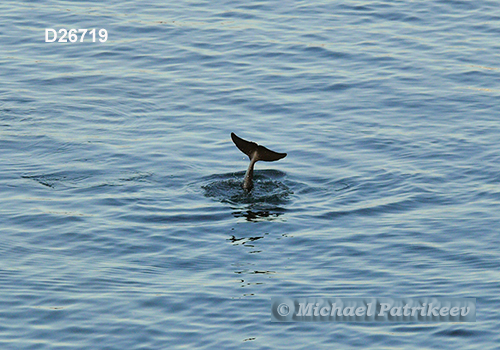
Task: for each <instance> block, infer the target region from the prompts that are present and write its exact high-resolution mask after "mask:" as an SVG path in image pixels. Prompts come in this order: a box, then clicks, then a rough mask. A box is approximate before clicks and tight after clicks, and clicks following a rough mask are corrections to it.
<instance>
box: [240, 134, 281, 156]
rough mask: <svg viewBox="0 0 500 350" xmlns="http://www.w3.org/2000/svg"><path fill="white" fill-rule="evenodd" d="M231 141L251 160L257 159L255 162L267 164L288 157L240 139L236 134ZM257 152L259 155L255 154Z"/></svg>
mask: <svg viewBox="0 0 500 350" xmlns="http://www.w3.org/2000/svg"><path fill="white" fill-rule="evenodd" d="M231 139H232V140H233V142H234V144H235V145H236V147H238V149H239V150H240V151H241V152H243V153H245V154H246V155H247V156H248V158H250V160H251V159H252V158H253V157H256V158H255V160H256V161H257V160H263V161H265V162H274V161H276V160H280V159H282V158H285V157H286V156H287V154H286V153H279V152H275V151H271V150H270V149H268V148H266V147H264V146H260V145H258V144H256V143H255V142H252V141H247V140H244V139H242V138H241V137H238V136H237V135H236V134H235V133H234V132H232V133H231ZM255 152H257V154H255Z"/></svg>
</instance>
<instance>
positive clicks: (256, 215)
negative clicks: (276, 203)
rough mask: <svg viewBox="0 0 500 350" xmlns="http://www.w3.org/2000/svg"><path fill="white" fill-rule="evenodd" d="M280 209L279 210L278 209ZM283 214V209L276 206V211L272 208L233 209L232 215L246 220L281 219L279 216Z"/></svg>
mask: <svg viewBox="0 0 500 350" xmlns="http://www.w3.org/2000/svg"><path fill="white" fill-rule="evenodd" d="M278 210H280V211H278ZM283 214H284V209H281V208H276V211H273V210H259V211H252V210H239V211H234V212H233V215H234V217H235V218H245V220H246V221H254V222H256V221H277V220H280V221H283V219H282V218H280V217H281V216H282V215H283Z"/></svg>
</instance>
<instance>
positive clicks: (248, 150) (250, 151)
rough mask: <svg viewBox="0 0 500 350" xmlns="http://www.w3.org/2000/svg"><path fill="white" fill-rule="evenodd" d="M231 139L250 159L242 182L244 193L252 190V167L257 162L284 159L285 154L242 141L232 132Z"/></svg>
mask: <svg viewBox="0 0 500 350" xmlns="http://www.w3.org/2000/svg"><path fill="white" fill-rule="evenodd" d="M231 139H232V140H233V142H234V144H235V145H236V147H238V149H239V150H240V151H241V152H243V153H245V154H246V155H247V156H248V158H250V164H249V165H248V169H247V173H246V174H245V180H243V189H244V190H245V191H246V192H250V191H251V190H252V188H253V166H254V165H255V163H256V162H257V161H259V160H263V161H265V162H274V161H276V160H279V159H281V158H285V157H286V153H278V152H274V151H271V150H270V149H267V148H266V147H264V146H261V145H258V144H256V143H255V142H252V141H247V140H243V139H242V138H241V137H238V136H236V134H235V133H234V132H232V133H231Z"/></svg>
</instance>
